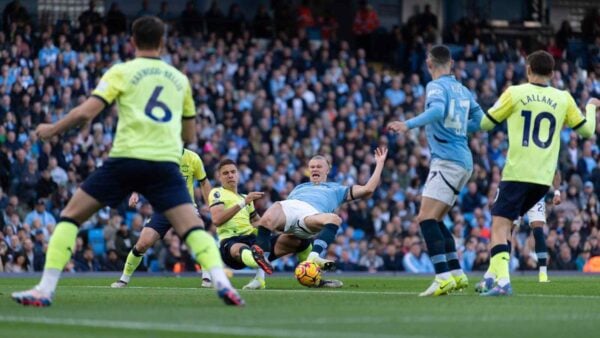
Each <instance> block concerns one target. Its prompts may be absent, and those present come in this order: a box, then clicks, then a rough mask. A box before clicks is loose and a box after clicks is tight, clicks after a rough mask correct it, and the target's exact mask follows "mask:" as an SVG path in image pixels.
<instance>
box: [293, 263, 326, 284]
mask: <svg viewBox="0 0 600 338" xmlns="http://www.w3.org/2000/svg"><path fill="white" fill-rule="evenodd" d="M295 275H296V279H297V280H298V282H300V284H302V285H304V286H306V287H309V288H311V287H315V286H318V285H319V283H321V268H320V267H319V266H318V265H317V264H315V263H312V262H308V261H306V262H302V263H300V264H298V266H297V267H296V271H295Z"/></svg>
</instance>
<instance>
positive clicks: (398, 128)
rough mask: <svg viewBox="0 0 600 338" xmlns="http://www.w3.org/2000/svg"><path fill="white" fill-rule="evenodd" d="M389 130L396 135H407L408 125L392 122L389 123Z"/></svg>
mask: <svg viewBox="0 0 600 338" xmlns="http://www.w3.org/2000/svg"><path fill="white" fill-rule="evenodd" d="M387 128H388V129H389V130H391V131H392V132H394V133H405V132H406V131H408V127H407V126H406V123H404V122H401V121H394V122H390V123H388V125H387Z"/></svg>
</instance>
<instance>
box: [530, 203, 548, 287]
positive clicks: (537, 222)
mask: <svg viewBox="0 0 600 338" xmlns="http://www.w3.org/2000/svg"><path fill="white" fill-rule="evenodd" d="M527 218H528V219H529V224H530V225H531V229H532V232H533V238H534V240H535V255H536V256H537V260H538V269H539V281H540V283H547V282H549V280H548V248H547V247H546V236H545V235H544V225H545V224H546V204H545V203H544V200H541V201H539V202H538V203H536V204H535V205H534V206H533V208H531V209H529V211H527Z"/></svg>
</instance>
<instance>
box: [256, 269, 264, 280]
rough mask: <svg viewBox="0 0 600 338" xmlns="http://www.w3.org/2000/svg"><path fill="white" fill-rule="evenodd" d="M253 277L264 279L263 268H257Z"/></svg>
mask: <svg viewBox="0 0 600 338" xmlns="http://www.w3.org/2000/svg"><path fill="white" fill-rule="evenodd" d="M254 278H256V279H262V280H265V271H264V270H263V269H257V270H256V275H255V276H254Z"/></svg>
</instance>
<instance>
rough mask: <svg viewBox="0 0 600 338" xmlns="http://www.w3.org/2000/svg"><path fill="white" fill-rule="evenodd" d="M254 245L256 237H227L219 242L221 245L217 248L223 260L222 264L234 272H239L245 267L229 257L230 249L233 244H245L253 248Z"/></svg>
mask: <svg viewBox="0 0 600 338" xmlns="http://www.w3.org/2000/svg"><path fill="white" fill-rule="evenodd" d="M255 243H256V235H254V234H252V235H244V236H235V237H229V238H226V239H224V240H222V241H221V245H220V246H219V251H220V252H221V258H222V259H223V263H225V264H227V266H228V267H230V268H232V269H234V270H240V269H243V268H245V267H246V265H245V264H244V263H242V262H239V261H238V260H236V259H235V258H233V256H232V255H231V247H232V246H233V245H234V244H245V245H247V246H249V247H251V246H253V245H254V244H255Z"/></svg>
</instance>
